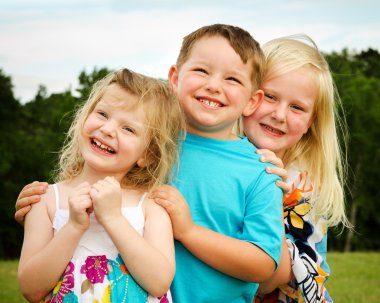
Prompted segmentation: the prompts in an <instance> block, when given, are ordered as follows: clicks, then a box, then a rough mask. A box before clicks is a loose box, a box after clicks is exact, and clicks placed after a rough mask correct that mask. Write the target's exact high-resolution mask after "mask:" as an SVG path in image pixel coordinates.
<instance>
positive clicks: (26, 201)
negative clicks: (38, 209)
mask: <svg viewBox="0 0 380 303" xmlns="http://www.w3.org/2000/svg"><path fill="white" fill-rule="evenodd" d="M40 200H41V196H39V195H37V196H28V197H25V198H21V199H18V200H17V201H16V211H19V210H21V209H22V208H25V207H28V206H29V205H30V204H34V203H37V202H40Z"/></svg>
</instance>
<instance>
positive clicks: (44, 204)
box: [18, 189, 83, 302]
mask: <svg viewBox="0 0 380 303" xmlns="http://www.w3.org/2000/svg"><path fill="white" fill-rule="evenodd" d="M51 199H54V193H53V190H52V189H49V190H48V193H47V194H46V195H44V196H42V199H41V202H40V203H37V204H34V205H33V206H32V209H31V210H30V212H29V215H28V216H27V217H26V219H25V233H24V242H23V247H22V252H21V257H20V263H19V269H18V280H19V283H20V288H21V291H22V293H23V295H24V296H25V298H27V299H28V300H30V301H32V302H38V301H39V300H41V299H42V298H43V297H44V296H46V295H47V294H48V293H49V291H50V290H51V289H52V288H53V287H54V286H55V284H56V283H57V282H58V280H59V278H60V277H61V275H62V273H63V272H64V270H65V268H66V266H67V264H68V263H69V261H70V258H71V256H72V253H73V251H74V249H75V247H76V246H77V243H78V241H79V239H80V237H81V236H82V234H83V230H80V229H79V228H78V227H77V226H76V225H74V224H71V223H70V222H69V223H68V224H66V225H65V226H64V227H63V228H62V229H61V230H60V231H59V232H58V233H57V234H56V235H55V237H54V236H53V228H52V222H51V220H50V218H49V215H48V201H49V200H51Z"/></svg>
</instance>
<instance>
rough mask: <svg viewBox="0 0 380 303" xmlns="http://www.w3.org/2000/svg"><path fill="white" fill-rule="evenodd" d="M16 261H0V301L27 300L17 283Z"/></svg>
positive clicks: (18, 301)
mask: <svg viewBox="0 0 380 303" xmlns="http://www.w3.org/2000/svg"><path fill="white" fill-rule="evenodd" d="M17 266H18V261H0V303H23V302H27V301H26V300H25V299H24V298H23V296H22V295H21V293H20V289H19V287H18V283H17Z"/></svg>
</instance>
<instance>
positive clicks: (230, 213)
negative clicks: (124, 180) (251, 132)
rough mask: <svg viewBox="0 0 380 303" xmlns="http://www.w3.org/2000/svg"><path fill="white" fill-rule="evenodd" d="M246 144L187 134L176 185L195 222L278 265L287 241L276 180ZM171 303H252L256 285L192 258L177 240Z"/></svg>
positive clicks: (249, 144) (251, 147) (242, 139)
mask: <svg viewBox="0 0 380 303" xmlns="http://www.w3.org/2000/svg"><path fill="white" fill-rule="evenodd" d="M255 151H256V148H255V147H254V146H253V145H252V144H251V143H250V142H249V141H248V140H247V138H245V137H244V138H241V139H240V140H226V141H225V140H216V139H208V138H204V137H199V136H195V135H192V134H187V135H186V140H185V141H184V143H183V145H182V149H181V157H180V168H179V172H178V174H177V176H176V177H175V181H174V182H173V183H174V184H173V185H174V186H176V187H177V188H178V189H179V191H180V192H181V193H182V195H183V196H184V198H185V199H186V201H187V202H188V204H189V207H190V210H191V215H192V218H193V220H194V222H195V223H196V224H198V225H201V226H204V227H206V228H209V229H211V230H213V231H216V232H218V233H221V234H224V235H227V236H230V237H233V238H236V239H241V240H244V241H248V242H251V243H252V244H254V245H257V246H258V247H260V248H261V249H262V250H263V251H265V252H266V253H267V254H268V255H269V256H271V257H272V258H273V259H274V261H275V262H276V263H277V264H278V262H279V260H280V256H281V243H282V239H283V236H284V227H283V223H282V190H281V189H280V188H279V187H277V186H276V184H275V181H276V180H277V179H279V177H278V176H275V175H270V174H267V173H266V172H265V167H266V166H268V163H262V162H260V159H259V155H257V154H256V153H255ZM175 248H176V267H177V268H176V275H175V277H174V281H173V285H172V288H171V290H172V294H173V302H178V303H194V302H196V303H202V302H221V303H226V302H228V303H231V302H250V303H251V302H252V299H253V296H254V294H255V293H256V290H257V287H258V284H257V283H249V282H246V281H242V280H239V279H236V278H233V277H230V276H228V275H226V274H223V273H221V272H219V271H217V270H215V269H213V268H211V267H210V266H208V265H206V264H205V263H203V262H202V261H200V260H199V259H197V258H196V257H194V256H193V255H192V254H191V253H190V252H189V251H188V250H187V249H186V248H185V247H184V246H182V245H181V243H179V242H178V241H176V242H175Z"/></svg>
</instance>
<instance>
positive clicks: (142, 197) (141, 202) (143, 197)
mask: <svg viewBox="0 0 380 303" xmlns="http://www.w3.org/2000/svg"><path fill="white" fill-rule="evenodd" d="M147 194H148V193H147V192H145V193H144V194H143V195H142V196H141V198H140V201H139V204H138V205H137V206H138V207H141V205H142V204H143V202H144V199H145V197H146V195H147Z"/></svg>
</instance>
